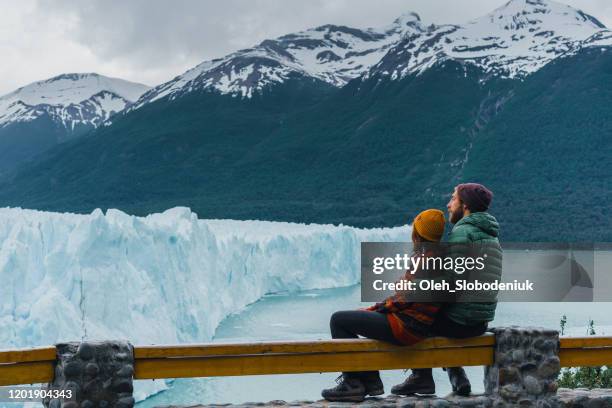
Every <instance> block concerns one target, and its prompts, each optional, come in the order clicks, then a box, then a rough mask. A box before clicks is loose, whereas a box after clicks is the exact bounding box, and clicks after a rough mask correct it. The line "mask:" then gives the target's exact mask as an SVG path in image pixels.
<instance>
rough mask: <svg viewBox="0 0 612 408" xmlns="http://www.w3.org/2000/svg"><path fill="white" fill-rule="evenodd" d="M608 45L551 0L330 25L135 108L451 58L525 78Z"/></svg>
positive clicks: (272, 44)
mask: <svg viewBox="0 0 612 408" xmlns="http://www.w3.org/2000/svg"><path fill="white" fill-rule="evenodd" d="M608 45H612V33H611V32H610V31H609V30H608V29H606V27H605V26H604V25H603V24H602V23H601V22H599V21H598V20H597V19H596V18H594V17H592V16H589V15H587V14H585V13H584V12H582V11H580V10H577V9H574V8H572V7H570V6H567V5H564V4H561V3H557V2H554V1H550V0H511V1H509V2H508V3H506V4H505V5H503V6H502V7H500V8H498V9H496V10H494V11H493V12H491V13H489V14H487V15H485V16H483V17H481V18H478V19H475V20H473V21H470V22H468V23H466V24H463V25H434V24H425V23H423V22H422V21H421V18H420V17H419V16H418V15H417V14H415V13H406V14H404V15H402V16H401V17H399V18H398V19H397V20H395V21H394V22H393V24H391V25H389V26H387V27H383V28H379V29H375V28H368V29H363V30H362V29H356V28H349V27H344V26H335V25H325V26H321V27H317V28H314V29H310V30H306V31H302V32H299V33H295V34H287V35H285V36H282V37H279V38H277V39H274V40H266V41H263V42H262V43H261V44H259V45H257V46H255V47H253V48H249V49H245V50H241V51H237V52H235V53H232V54H230V55H227V56H226V57H224V58H220V59H215V60H212V61H205V62H203V63H201V64H200V65H198V66H196V67H195V68H193V69H191V70H189V71H187V72H185V73H184V74H182V75H179V76H177V77H176V78H174V79H172V80H171V81H169V82H167V83H165V84H162V85H159V86H157V87H155V88H153V89H151V90H150V91H148V92H147V93H145V94H144V95H143V96H142V97H141V98H140V100H139V101H138V102H136V103H135V104H134V108H138V107H140V106H142V105H144V104H146V103H148V102H152V101H155V100H158V99H160V98H164V97H166V96H170V98H175V97H177V96H180V95H182V94H184V93H188V92H191V91H193V90H202V89H210V90H215V91H217V92H219V93H221V94H231V95H235V96H242V97H251V96H252V95H253V93H254V92H259V91H261V90H263V89H264V88H266V87H268V86H270V85H273V84H277V83H282V82H284V81H286V80H287V79H288V78H290V77H292V76H294V75H301V76H304V77H308V78H314V79H318V80H321V81H324V82H326V83H329V84H331V85H334V86H337V87H341V86H343V85H345V84H346V83H347V82H348V81H349V80H351V79H354V78H357V77H359V76H362V75H365V77H368V76H370V75H373V74H374V73H376V74H382V75H387V76H389V77H391V78H401V77H403V76H405V75H408V74H411V73H417V74H418V73H421V72H424V71H425V70H426V69H428V68H429V67H431V66H433V65H434V64H436V63H438V62H441V61H444V60H448V59H455V60H460V61H465V62H468V63H472V64H474V65H477V66H479V67H481V68H482V69H483V70H484V71H485V72H487V73H489V74H492V75H499V76H502V77H509V78H513V77H521V76H525V75H528V74H530V73H533V72H535V71H537V70H538V69H540V68H541V67H542V66H544V65H546V64H547V63H549V62H550V61H552V60H554V59H555V58H558V57H560V56H563V55H568V54H569V53H572V52H575V51H577V50H579V49H581V48H583V47H585V46H608Z"/></svg>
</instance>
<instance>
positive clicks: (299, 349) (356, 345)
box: [134, 334, 495, 359]
mask: <svg viewBox="0 0 612 408" xmlns="http://www.w3.org/2000/svg"><path fill="white" fill-rule="evenodd" d="M494 343H495V336H493V335H492V334H486V335H483V336H479V337H473V338H468V339H449V338H444V337H434V338H430V339H425V340H424V341H422V342H420V343H418V344H416V345H414V346H410V347H402V346H395V345H392V344H390V343H385V342H382V341H376V340H369V339H347V340H314V341H291V342H287V341H272V342H258V343H224V344H220V343H208V344H186V345H177V346H135V347H134V357H135V358H136V359H142V358H163V357H204V356H230V355H259V354H278V353H342V352H360V351H363V352H365V351H398V350H399V351H404V352H405V351H407V350H429V349H438V348H466V347H480V346H493V344H494Z"/></svg>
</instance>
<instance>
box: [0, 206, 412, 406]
mask: <svg viewBox="0 0 612 408" xmlns="http://www.w3.org/2000/svg"><path fill="white" fill-rule="evenodd" d="M409 237H410V230H409V227H401V228H393V229H371V230H362V229H356V228H351V227H344V226H331V225H303V224H291V223H281V222H264V221H231V220H199V219H198V218H197V216H196V214H195V213H193V212H191V211H190V210H189V209H188V208H173V209H170V210H168V211H166V212H164V213H162V214H153V215H150V216H147V217H135V216H130V215H127V214H125V213H123V212H121V211H117V210H109V211H107V213H106V214H104V213H103V212H102V211H100V210H96V211H94V212H93V213H91V214H89V215H75V214H58V213H48V212H40V211H32V210H22V209H11V208H4V209H0V282H1V283H2V284H1V285H0V327H2V328H3V330H2V331H0V347H1V348H12V347H24V346H36V345H49V344H54V343H57V342H61V341H74V340H80V339H82V338H87V339H129V340H130V341H132V342H133V343H134V344H173V343H193V342H206V341H208V340H210V339H211V338H212V336H213V334H214V331H215V328H216V327H217V325H218V324H219V323H220V322H221V320H222V319H223V318H225V317H226V316H228V315H229V314H231V313H234V312H237V311H239V310H241V309H242V308H244V307H245V306H246V305H248V304H249V303H252V302H255V301H256V300H258V299H259V298H260V297H261V296H263V295H264V294H265V293H270V292H278V291H297V290H301V289H314V288H330V287H340V286H347V285H352V284H355V283H357V282H359V274H360V273H359V244H360V242H361V241H403V240H406V239H409ZM160 383H161V382H160V381H157V385H156V386H154V388H159V386H160ZM151 390H152V389H151V386H140V387H139V394H140V395H139V396H141V397H142V396H144V395H145V394H146V393H147V392H150V391H151Z"/></svg>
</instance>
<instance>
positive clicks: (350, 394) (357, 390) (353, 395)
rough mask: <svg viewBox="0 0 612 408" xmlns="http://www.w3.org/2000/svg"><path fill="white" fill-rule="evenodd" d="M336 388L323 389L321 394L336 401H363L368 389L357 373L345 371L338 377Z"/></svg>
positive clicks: (329, 399)
mask: <svg viewBox="0 0 612 408" xmlns="http://www.w3.org/2000/svg"><path fill="white" fill-rule="evenodd" d="M336 383H338V385H336V386H335V387H334V388H327V389H325V390H323V391H321V396H322V397H323V398H325V399H326V400H328V401H334V402H336V401H337V402H361V401H363V400H364V399H365V397H366V394H367V391H366V387H365V385H363V383H362V382H361V380H360V379H359V378H358V376H356V375H355V374H351V373H343V374H341V375H340V376H339V377H338V378H336Z"/></svg>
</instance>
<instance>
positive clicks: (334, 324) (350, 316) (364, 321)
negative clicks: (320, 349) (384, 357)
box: [329, 310, 401, 345]
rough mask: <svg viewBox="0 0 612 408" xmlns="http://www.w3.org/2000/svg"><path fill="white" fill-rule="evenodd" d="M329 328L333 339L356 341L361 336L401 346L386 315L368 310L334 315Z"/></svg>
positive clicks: (341, 312)
mask: <svg viewBox="0 0 612 408" xmlns="http://www.w3.org/2000/svg"><path fill="white" fill-rule="evenodd" d="M329 327H330V329H331V335H332V338H333V339H356V338H358V337H359V336H363V337H367V338H368V339H374V340H382V341H387V342H389V343H393V344H397V345H401V343H400V342H398V341H397V340H396V339H395V337H393V332H392V331H391V325H390V324H389V321H388V320H387V315H385V314H384V313H378V312H371V311H368V310H342V311H340V312H336V313H334V314H333V315H332V317H331V319H330V320H329Z"/></svg>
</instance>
